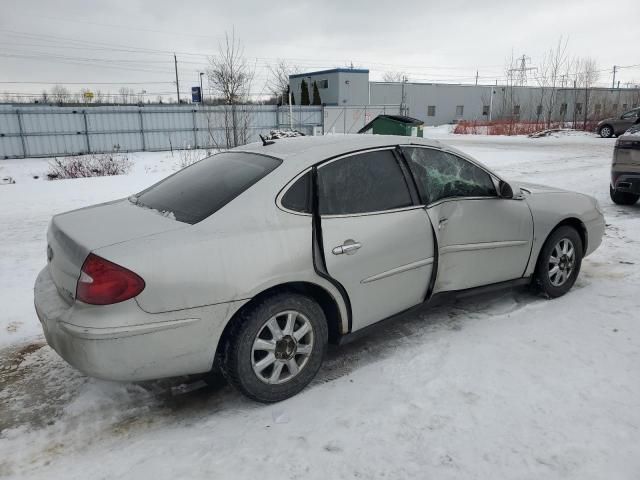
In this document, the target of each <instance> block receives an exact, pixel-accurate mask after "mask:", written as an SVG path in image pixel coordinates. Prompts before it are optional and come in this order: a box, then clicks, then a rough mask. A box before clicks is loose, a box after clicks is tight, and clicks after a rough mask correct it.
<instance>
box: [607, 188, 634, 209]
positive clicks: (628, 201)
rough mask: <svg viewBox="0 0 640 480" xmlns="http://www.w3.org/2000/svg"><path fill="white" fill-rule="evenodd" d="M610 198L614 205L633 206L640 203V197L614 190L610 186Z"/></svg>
mask: <svg viewBox="0 0 640 480" xmlns="http://www.w3.org/2000/svg"><path fill="white" fill-rule="evenodd" d="M609 196H610V197H611V200H613V203H616V204H618V205H633V204H634V203H636V202H637V201H638V198H640V195H636V194H634V193H629V192H618V191H616V190H614V188H613V187H612V186H611V185H609Z"/></svg>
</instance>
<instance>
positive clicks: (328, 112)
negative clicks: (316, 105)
mask: <svg viewBox="0 0 640 480" xmlns="http://www.w3.org/2000/svg"><path fill="white" fill-rule="evenodd" d="M385 114H386V115H399V114H400V105H350V106H344V107H325V109H324V115H323V128H324V133H358V130H360V129H361V128H362V127H364V126H365V125H366V124H367V123H369V122H370V121H371V120H373V119H374V118H376V117H377V116H378V115H385Z"/></svg>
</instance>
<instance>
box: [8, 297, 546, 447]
mask: <svg viewBox="0 0 640 480" xmlns="http://www.w3.org/2000/svg"><path fill="white" fill-rule="evenodd" d="M536 298H537V297H535V296H533V295H531V294H530V293H529V292H528V291H524V290H521V289H518V290H514V291H505V292H502V293H499V294H493V295H484V296H482V297H476V298H467V299H464V300H459V301H456V302H454V303H451V304H447V305H442V306H439V307H436V308H431V309H427V308H425V309H421V310H418V311H413V312H411V313H409V314H406V315H404V316H403V317H401V318H397V319H395V320H393V321H389V322H383V323H382V324H380V326H379V327H377V328H375V329H374V330H372V331H371V332H369V334H368V335H366V336H364V337H362V338H359V339H357V340H355V341H353V342H351V343H349V344H346V345H343V346H340V347H335V346H331V347H330V348H329V349H328V352H327V356H326V359H325V362H324V364H323V366H322V368H321V370H320V372H319V373H318V375H317V377H316V379H315V380H314V381H313V383H312V385H311V386H310V387H308V389H307V390H309V389H314V388H317V386H318V385H321V384H323V383H326V382H331V381H334V380H336V379H338V378H341V377H344V376H346V375H349V374H350V373H351V372H353V371H354V370H357V369H359V368H361V367H362V366H365V365H369V364H372V363H375V362H379V361H381V360H382V359H384V358H387V357H389V356H392V355H394V352H397V350H398V349H399V348H406V347H411V346H414V345H424V344H428V342H433V341H437V339H438V338H440V337H442V336H443V335H447V336H450V335H451V334H452V333H454V334H455V332H457V331H460V330H462V329H464V328H465V325H466V324H468V323H469V322H473V321H476V320H482V319H488V318H489V317H495V316H501V315H509V314H511V313H513V312H515V311H517V310H519V309H520V308H523V307H524V306H526V305H528V304H531V303H532V302H535V301H542V300H540V299H538V300H536ZM205 380H206V381H205ZM259 408H263V406H262V405H260V404H257V403H254V402H252V401H250V400H247V399H245V398H244V397H243V396H242V395H240V394H239V393H237V392H236V391H235V390H233V389H232V388H231V387H230V386H229V385H227V383H226V382H225V381H224V379H223V378H222V377H221V376H220V375H216V376H207V377H206V378H205V377H203V376H189V377H179V378H170V379H164V380H157V381H149V382H137V383H117V382H106V381H101V380H97V379H93V378H88V377H85V376H84V375H82V374H81V373H79V372H77V371H76V370H75V369H73V368H72V367H71V366H69V365H67V364H66V362H65V361H64V360H62V359H61V358H60V357H59V356H58V355H57V354H56V353H55V352H54V351H53V350H52V349H51V348H50V347H49V346H48V345H46V343H45V342H44V341H42V340H38V341H35V342H31V343H28V344H24V345H21V346H13V347H10V348H6V349H4V350H0V439H1V438H2V437H3V436H4V432H8V431H10V430H12V429H17V428H20V429H24V430H26V431H31V430H40V429H43V428H55V426H56V425H61V424H64V425H66V426H65V428H69V425H76V426H78V427H79V428H81V429H82V428H87V426H88V425H93V427H92V428H87V431H88V432H93V433H91V435H92V436H95V435H96V434H97V433H98V434H99V435H105V434H106V435H124V434H128V433H130V432H131V431H132V430H135V429H139V428H145V427H152V426H154V425H156V426H157V425H160V424H162V425H167V424H169V425H170V424H175V423H180V424H181V425H189V424H191V423H194V424H195V423H197V422H198V421H199V420H201V419H204V418H206V417H209V416H210V415H212V414H215V413H216V412H220V411H224V412H225V413H233V412H234V411H246V410H252V409H259ZM96 428H97V429H98V430H99V432H96V431H95V430H96Z"/></svg>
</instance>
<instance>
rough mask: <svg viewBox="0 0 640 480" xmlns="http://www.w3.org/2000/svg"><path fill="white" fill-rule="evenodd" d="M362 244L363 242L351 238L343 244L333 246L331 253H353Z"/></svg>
mask: <svg viewBox="0 0 640 480" xmlns="http://www.w3.org/2000/svg"><path fill="white" fill-rule="evenodd" d="M361 246H362V244H361V243H360V242H356V241H355V240H351V239H349V240H345V241H344V243H343V244H342V245H338V246H337V247H333V249H332V250H331V253H333V254H334V255H342V254H343V253H346V254H347V255H353V254H354V253H356V251H357V250H358V249H359V248H360V247H361Z"/></svg>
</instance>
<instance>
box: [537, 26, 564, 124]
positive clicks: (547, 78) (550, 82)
mask: <svg viewBox="0 0 640 480" xmlns="http://www.w3.org/2000/svg"><path fill="white" fill-rule="evenodd" d="M567 44H568V39H566V40H565V39H563V38H562V36H561V37H560V38H559V39H558V43H557V45H556V46H555V48H552V49H551V50H549V51H548V52H547V53H546V55H545V56H544V58H543V59H542V63H541V68H540V74H539V76H540V82H541V86H542V87H543V88H545V89H546V90H547V92H546V99H545V100H546V101H545V103H544V108H545V113H546V122H547V128H550V127H551V119H552V118H553V112H554V111H555V109H556V105H557V103H558V89H559V87H560V85H561V82H562V75H563V74H564V73H565V72H566V67H567V62H568V58H567ZM543 72H544V76H542V74H543Z"/></svg>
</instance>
